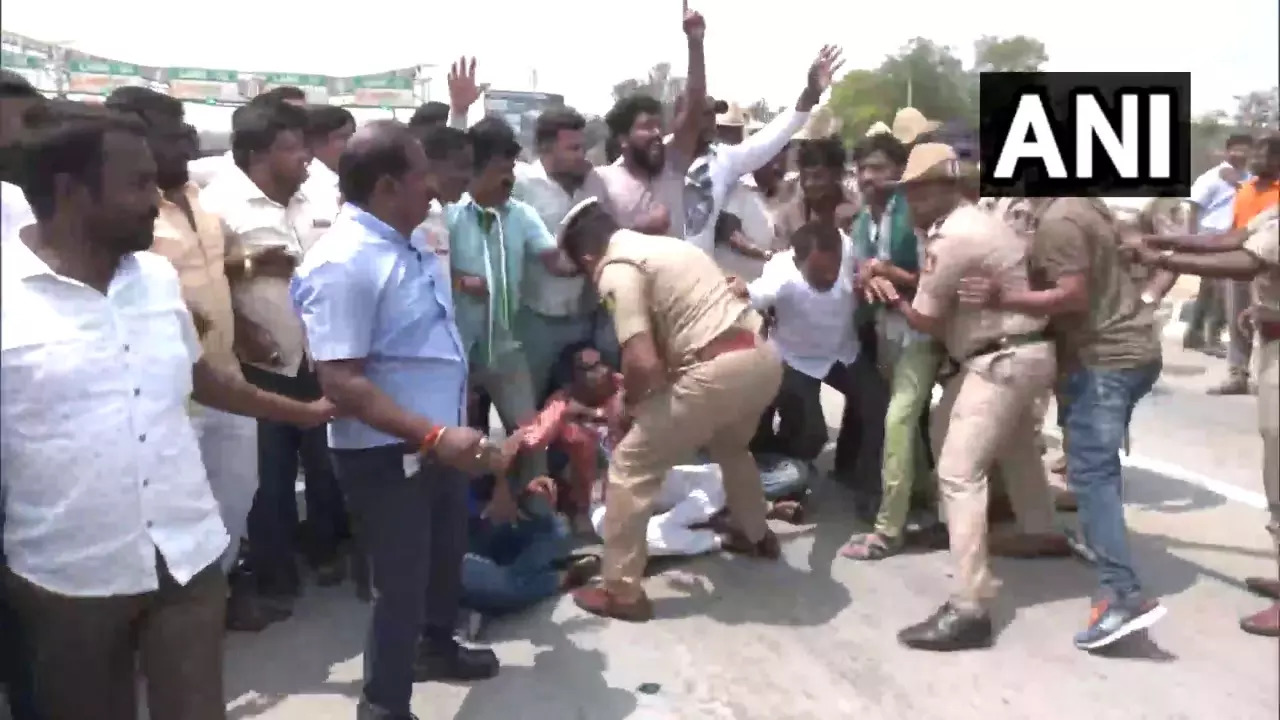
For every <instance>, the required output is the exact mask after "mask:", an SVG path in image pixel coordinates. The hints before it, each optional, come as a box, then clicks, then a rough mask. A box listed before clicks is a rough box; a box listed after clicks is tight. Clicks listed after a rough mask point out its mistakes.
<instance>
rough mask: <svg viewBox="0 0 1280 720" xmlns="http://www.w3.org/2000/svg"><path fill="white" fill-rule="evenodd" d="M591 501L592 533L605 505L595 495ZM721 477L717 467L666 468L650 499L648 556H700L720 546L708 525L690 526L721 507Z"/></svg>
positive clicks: (598, 529)
mask: <svg viewBox="0 0 1280 720" xmlns="http://www.w3.org/2000/svg"><path fill="white" fill-rule="evenodd" d="M596 490H597V493H596V497H595V498H593V500H592V507H591V526H592V527H593V528H595V531H596V534H597V535H599V534H601V533H603V532H604V517H605V506H604V502H603V501H602V499H601V498H600V497H599V490H600V488H599V487H597V489H596ZM724 506H725V494H724V480H723V478H722V477H721V474H720V466H719V465H716V464H715V463H708V464H705V465H676V466H675V467H673V468H671V469H670V470H668V471H667V475H666V477H665V478H664V479H663V481H662V486H661V487H660V488H659V489H658V496H657V497H656V498H654V501H653V509H654V514H653V516H652V517H650V518H649V524H648V525H647V526H646V531H645V537H646V540H647V542H648V545H649V555H650V556H653V557H659V556H669V555H702V554H704V553H709V552H712V551H714V550H718V549H719V548H720V541H719V538H718V537H717V536H716V533H715V531H714V530H711V529H709V528H698V529H694V528H693V526H694V525H700V524H702V523H705V522H707V521H708V520H710V519H711V518H712V517H713V516H715V514H716V513H718V512H720V511H721V510H723V509H724Z"/></svg>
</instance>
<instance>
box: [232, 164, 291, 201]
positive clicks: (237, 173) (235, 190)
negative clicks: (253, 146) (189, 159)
mask: <svg viewBox="0 0 1280 720" xmlns="http://www.w3.org/2000/svg"><path fill="white" fill-rule="evenodd" d="M218 177H219V179H220V180H222V181H223V182H225V183H226V188H227V190H226V192H227V193H228V195H229V199H231V200H233V201H237V202H245V203H248V202H258V201H262V200H265V201H267V202H269V203H271V204H272V205H276V206H280V203H277V202H276V201H275V200H272V199H271V198H269V197H267V194H266V193H265V192H263V191H262V188H260V187H258V184H257V183H255V182H254V181H253V180H251V179H250V178H249V174H248V173H246V172H245V171H244V170H241V169H240V166H239V165H236V164H234V163H233V164H232V165H231V167H229V168H227V169H226V171H225V172H224V173H222V174H220V175H219V176H218ZM297 199H298V193H294V194H293V197H291V198H289V203H288V204H292V203H293V202H294V201H295V200H297Z"/></svg>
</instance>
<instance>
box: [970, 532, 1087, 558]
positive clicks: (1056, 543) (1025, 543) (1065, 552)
mask: <svg viewBox="0 0 1280 720" xmlns="http://www.w3.org/2000/svg"><path fill="white" fill-rule="evenodd" d="M988 551H989V552H990V553H991V554H992V555H996V556H999V557H1007V558H1021V559H1024V560H1030V559H1034V558H1059V557H1069V556H1070V555H1071V544H1070V543H1068V542H1067V536H1066V535H1063V534H1062V533H1046V534H1043V535H1028V534H1025V533H1017V534H1014V535H999V536H995V537H992V538H991V539H990V540H989V541H988Z"/></svg>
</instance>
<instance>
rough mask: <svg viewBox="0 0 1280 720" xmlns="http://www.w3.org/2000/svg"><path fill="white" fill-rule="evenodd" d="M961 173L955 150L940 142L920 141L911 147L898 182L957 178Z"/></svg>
mask: <svg viewBox="0 0 1280 720" xmlns="http://www.w3.org/2000/svg"><path fill="white" fill-rule="evenodd" d="M962 174H963V169H962V168H961V167H960V161H959V160H957V159H956V151H955V150H953V149H952V148H951V146H950V145H943V144H942V143H921V144H920V145H916V146H915V147H913V148H911V154H910V155H909V156H907V166H906V167H905V168H903V169H902V179H901V180H899V181H898V182H899V183H900V184H906V183H913V182H924V181H926V180H943V179H947V178H958V177H961V175H962Z"/></svg>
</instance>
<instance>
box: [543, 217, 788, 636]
mask: <svg viewBox="0 0 1280 720" xmlns="http://www.w3.org/2000/svg"><path fill="white" fill-rule="evenodd" d="M560 246H561V248H562V249H563V250H564V251H565V253H566V254H567V255H568V256H569V258H570V259H572V260H573V262H574V263H575V264H577V265H578V267H579V268H580V269H581V270H582V273H583V275H585V276H586V277H588V278H590V279H591V281H592V282H593V284H594V285H595V287H596V290H597V292H598V294H599V296H600V298H601V302H603V303H604V305H605V307H606V308H607V309H608V310H609V312H610V314H611V315H612V316H613V325H614V328H615V329H616V331H617V334H618V345H619V347H621V349H622V374H623V378H624V379H623V386H624V392H625V398H626V404H627V410H628V415H629V418H630V423H631V424H630V428H629V429H628V430H627V432H626V435H625V436H624V437H623V438H622V440H621V441H619V443H618V446H617V447H616V448H615V449H614V451H613V454H612V457H611V458H610V461H609V476H608V493H607V494H606V499H605V503H606V505H605V507H606V510H605V517H606V518H607V519H606V521H605V527H604V533H603V535H604V565H603V570H602V574H603V580H604V582H603V584H602V585H599V586H594V587H588V588H583V589H581V590H579V591H578V592H576V593H575V595H574V599H575V601H576V602H577V604H578V606H579V607H581V608H582V609H584V610H586V611H588V612H591V613H594V614H596V615H602V616H605V617H613V618H618V619H622V620H630V621H637V622H643V621H645V620H648V619H650V618H651V617H652V616H653V608H652V606H651V605H650V603H649V599H648V597H647V596H646V595H645V592H644V589H643V587H641V584H640V583H641V579H642V578H643V575H644V568H645V562H646V560H647V558H646V543H645V528H646V526H647V524H648V521H649V517H650V515H651V514H652V505H653V501H654V498H655V496H656V494H657V492H658V490H659V488H660V486H661V483H662V478H663V477H664V475H665V474H666V472H667V470H668V469H670V468H671V466H672V465H675V464H678V463H680V462H685V461H688V460H689V459H690V458H691V457H692V456H693V454H694V453H695V452H696V451H698V450H700V449H706V450H707V452H708V453H709V455H710V456H711V460H712V462H715V463H718V464H719V465H720V468H721V470H722V471H723V473H724V486H725V494H726V499H727V504H728V508H729V513H730V516H731V517H732V520H733V522H734V523H735V524H736V529H735V530H734V531H732V532H730V533H729V534H728V537H727V538H726V541H725V542H726V544H725V549H727V550H733V551H736V552H741V553H744V554H747V555H754V556H757V557H765V558H770V559H774V558H777V557H778V556H779V554H780V549H779V546H778V539H777V537H776V536H775V535H774V534H773V533H772V531H770V530H769V527H768V525H767V524H766V523H765V500H764V493H763V491H762V490H761V486H760V472H759V470H758V469H757V467H756V463H755V460H754V459H753V458H752V457H751V454H750V452H748V450H747V444H748V443H749V442H750V440H751V438H752V435H753V434H754V433H755V430H756V425H757V423H758V422H759V419H760V415H761V413H762V412H763V411H764V409H765V407H766V406H768V404H769V402H770V401H772V400H773V398H774V396H775V395H776V394H777V391H778V386H779V384H780V383H781V381H782V365H781V361H780V360H779V359H778V356H777V355H776V354H775V352H774V351H773V349H772V348H770V347H769V346H768V345H767V344H765V343H764V342H763V341H762V340H761V339H760V336H759V328H760V317H759V315H757V314H756V313H755V312H754V311H752V310H751V309H750V308H749V307H748V305H747V303H746V301H745V300H742V299H740V298H738V297H736V296H734V295H733V294H732V293H731V292H730V287H729V282H728V281H727V280H726V278H725V276H724V274H723V273H722V272H721V271H720V269H719V268H718V267H717V266H716V264H715V260H713V259H712V258H711V256H710V255H708V254H706V253H705V252H703V251H702V250H700V249H698V248H697V247H696V246H694V245H691V244H689V243H687V242H684V241H682V240H677V239H675V238H667V237H657V236H652V235H641V234H639V233H637V232H634V231H631V230H625V229H619V227H618V224H617V223H616V222H615V221H614V220H613V218H612V217H611V216H610V215H609V213H608V212H607V211H606V210H605V208H604V207H603V206H601V205H600V203H599V202H598V201H597V200H596V199H595V198H590V199H587V200H584V201H583V202H581V203H579V204H578V205H577V206H575V207H574V208H573V209H572V210H570V211H569V213H568V214H567V215H566V216H565V219H564V221H563V222H562V224H561V229H560Z"/></svg>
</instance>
